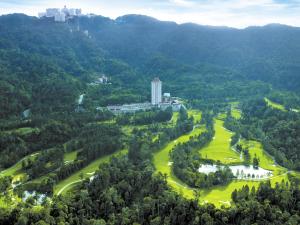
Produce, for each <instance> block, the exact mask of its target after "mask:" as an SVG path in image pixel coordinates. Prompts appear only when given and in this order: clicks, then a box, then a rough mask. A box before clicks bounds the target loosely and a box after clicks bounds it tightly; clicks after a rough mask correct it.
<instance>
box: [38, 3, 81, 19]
mask: <svg viewBox="0 0 300 225" xmlns="http://www.w3.org/2000/svg"><path fill="white" fill-rule="evenodd" d="M81 15H82V14H81V9H68V8H67V7H66V6H64V8H62V9H59V8H49V9H46V12H40V13H39V14H38V16H39V18H43V17H48V18H53V19H54V21H55V22H66V21H67V20H68V19H70V18H73V17H75V16H81Z"/></svg>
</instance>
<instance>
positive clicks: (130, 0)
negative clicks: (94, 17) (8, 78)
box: [0, 0, 300, 28]
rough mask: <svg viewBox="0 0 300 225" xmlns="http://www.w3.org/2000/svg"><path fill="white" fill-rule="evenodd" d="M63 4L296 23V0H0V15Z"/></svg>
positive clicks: (192, 18) (244, 22) (188, 18)
mask: <svg viewBox="0 0 300 225" xmlns="http://www.w3.org/2000/svg"><path fill="white" fill-rule="evenodd" d="M64 5H67V6H69V7H79V8H82V9H83V12H85V13H95V14H99V15H103V16H108V17H111V18H116V17H118V16H121V15H124V14H132V13H134V14H144V15H149V16H153V17H156V18H158V19H161V20H170V21H175V22H178V23H185V22H194V23H199V24H205V25H218V26H224V25H225V26H232V27H238V28H243V27H246V26H250V25H265V24H268V23H283V24H288V25H294V26H300V0H110V1H107V0H85V1H81V0H52V1H48V0H26V1H23V0H0V14H7V13H12V12H24V13H26V14H29V15H37V13H38V12H39V11H44V10H45V8H49V7H63V6H64Z"/></svg>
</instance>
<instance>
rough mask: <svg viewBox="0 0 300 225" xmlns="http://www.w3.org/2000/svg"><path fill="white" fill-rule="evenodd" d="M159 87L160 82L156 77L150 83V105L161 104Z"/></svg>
mask: <svg viewBox="0 0 300 225" xmlns="http://www.w3.org/2000/svg"><path fill="white" fill-rule="evenodd" d="M161 86H162V82H161V81H160V80H159V78H158V77H156V78H154V79H153V80H152V82H151V104H152V105H157V104H159V103H161V102H162V101H161Z"/></svg>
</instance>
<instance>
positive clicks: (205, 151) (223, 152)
mask: <svg viewBox="0 0 300 225" xmlns="http://www.w3.org/2000/svg"><path fill="white" fill-rule="evenodd" d="M223 124H224V122H223V121H222V120H220V119H215V123H214V129H215V136H214V138H213V140H212V141H211V142H210V143H209V144H208V145H207V146H206V147H204V148H202V149H201V150H200V155H201V157H202V158H204V159H213V160H216V161H217V160H220V162H221V163H223V164H230V163H238V162H242V160H241V159H240V155H239V154H238V153H237V152H235V151H233V150H232V149H231V146H230V141H231V137H232V135H233V134H232V133H231V132H230V131H228V130H227V129H225V128H224V126H223Z"/></svg>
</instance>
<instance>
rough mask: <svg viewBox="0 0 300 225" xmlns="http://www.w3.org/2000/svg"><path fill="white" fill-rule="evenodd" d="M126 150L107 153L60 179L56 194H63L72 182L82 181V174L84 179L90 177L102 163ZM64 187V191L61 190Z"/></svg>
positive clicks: (56, 186) (55, 189) (70, 186)
mask: <svg viewBox="0 0 300 225" xmlns="http://www.w3.org/2000/svg"><path fill="white" fill-rule="evenodd" d="M126 152H127V151H126V150H122V151H118V152H116V153H114V154H111V155H107V156H104V157H101V158H99V159H97V160H95V161H93V162H91V163H90V164H89V165H87V166H86V167H84V168H83V169H81V170H79V171H77V172H76V173H74V174H72V175H71V176H70V177H68V178H66V179H65V180H62V181H60V182H59V183H58V184H56V185H55V186H54V194H58V193H59V194H63V193H65V192H67V191H68V190H70V188H72V187H73V185H72V183H73V184H74V185H75V184H76V183H79V182H80V181H81V174H82V175H83V179H85V178H89V177H91V176H93V174H94V172H95V171H96V170H98V168H99V165H100V164H102V163H106V162H108V161H109V160H110V158H111V157H112V156H114V155H117V154H118V153H121V154H124V153H126ZM62 189H63V191H61V190H62Z"/></svg>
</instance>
